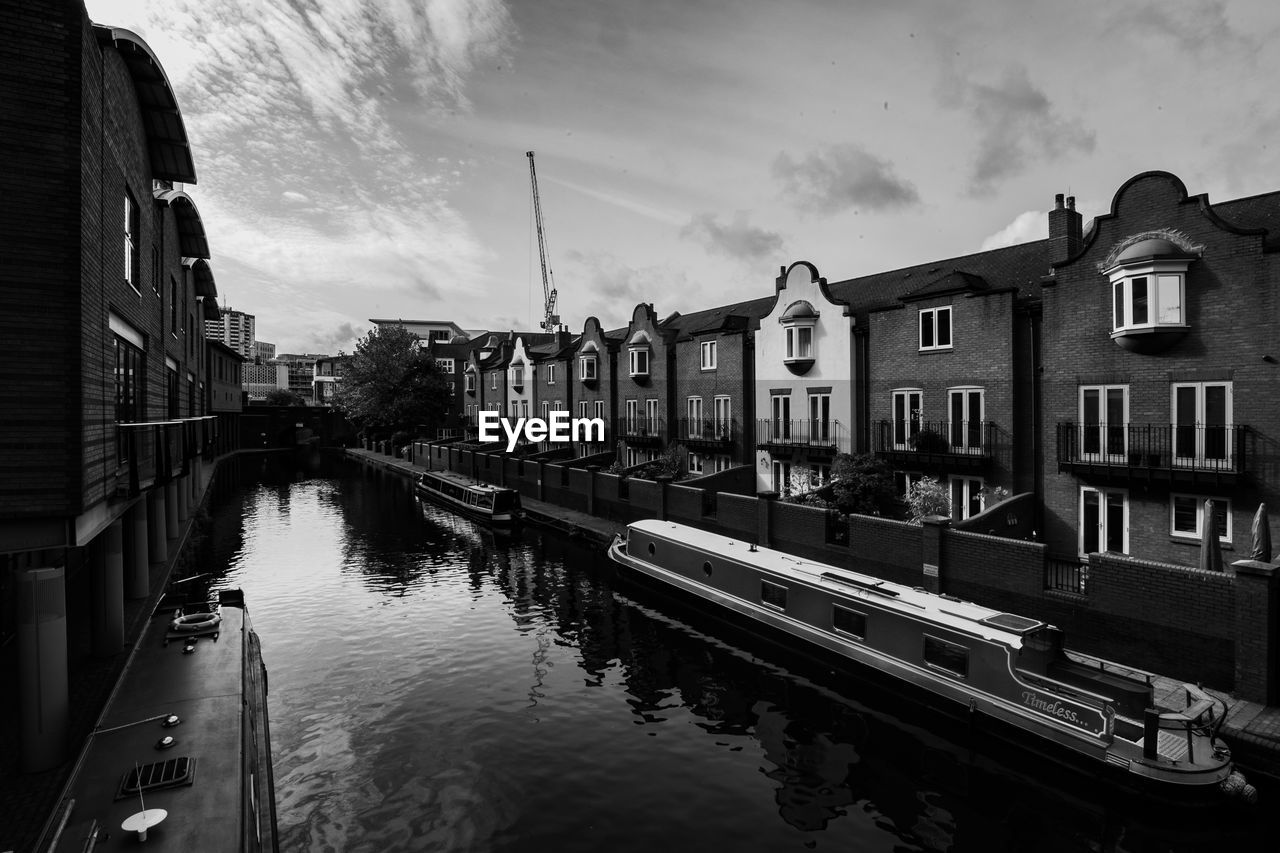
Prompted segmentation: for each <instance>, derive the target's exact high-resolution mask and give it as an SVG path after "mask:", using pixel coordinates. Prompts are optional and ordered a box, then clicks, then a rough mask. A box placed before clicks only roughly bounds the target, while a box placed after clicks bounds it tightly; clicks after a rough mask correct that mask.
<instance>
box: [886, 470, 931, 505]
mask: <svg viewBox="0 0 1280 853" xmlns="http://www.w3.org/2000/svg"><path fill="white" fill-rule="evenodd" d="M923 479H924V474H923V472H920V471H894V472H893V488H894V490H895V491H896V492H897V494H898V496H899V497H901V498H902V499H903V500H906V498H907V493H908V492H910V491H911V487H912V486H914V485H916V484H917V483H919V482H920V481H921V480H923Z"/></svg>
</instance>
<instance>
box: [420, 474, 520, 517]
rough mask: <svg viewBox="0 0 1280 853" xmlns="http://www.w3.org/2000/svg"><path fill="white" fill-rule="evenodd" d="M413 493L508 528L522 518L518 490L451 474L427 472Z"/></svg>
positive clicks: (421, 476)
mask: <svg viewBox="0 0 1280 853" xmlns="http://www.w3.org/2000/svg"><path fill="white" fill-rule="evenodd" d="M414 489H415V490H416V491H417V493H418V494H419V495H421V496H422V497H424V498H427V499H429V500H432V501H434V502H435V503H438V504H440V505H442V506H445V507H448V508H449V509H451V510H454V511H455V512H459V513H462V514H463V515H468V516H471V517H472V518H478V519H480V520H481V521H486V522H488V523H489V524H492V525H494V526H495V527H508V526H510V525H511V524H513V523H514V522H515V521H516V519H517V518H518V517H519V513H520V493H519V492H518V491H516V490H515V489H508V488H503V487H501V486H491V485H489V484H488V483H477V482H475V481H474V480H468V479H467V478H465V477H462V476H460V475H458V474H454V473H453V472H451V471H427V472H425V473H423V474H421V475H419V477H418V479H417V481H416V483H415V484H414Z"/></svg>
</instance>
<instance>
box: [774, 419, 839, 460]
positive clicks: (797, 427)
mask: <svg viewBox="0 0 1280 853" xmlns="http://www.w3.org/2000/svg"><path fill="white" fill-rule="evenodd" d="M756 446H757V447H759V448H760V449H762V450H787V449H798V450H803V451H805V452H806V453H808V454H809V455H811V456H822V455H827V456H834V455H835V454H837V453H848V452H849V432H848V430H846V429H845V427H844V425H843V424H841V423H840V422H839V421H830V420H828V421H820V420H808V419H805V420H790V421H784V420H778V419H773V418H762V419H760V420H757V421H756Z"/></svg>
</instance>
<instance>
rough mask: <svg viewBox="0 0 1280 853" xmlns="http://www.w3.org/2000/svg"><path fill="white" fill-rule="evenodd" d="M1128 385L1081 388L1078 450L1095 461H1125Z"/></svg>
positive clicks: (1084, 456)
mask: <svg viewBox="0 0 1280 853" xmlns="http://www.w3.org/2000/svg"><path fill="white" fill-rule="evenodd" d="M1128 421H1129V387H1128V386H1127V385H1096V386H1082V387H1081V388H1080V429H1081V435H1080V453H1081V454H1082V455H1083V458H1085V459H1090V460H1094V461H1110V462H1124V460H1125V448H1126V447H1127V445H1128V432H1129V431H1128V429H1127V425H1128Z"/></svg>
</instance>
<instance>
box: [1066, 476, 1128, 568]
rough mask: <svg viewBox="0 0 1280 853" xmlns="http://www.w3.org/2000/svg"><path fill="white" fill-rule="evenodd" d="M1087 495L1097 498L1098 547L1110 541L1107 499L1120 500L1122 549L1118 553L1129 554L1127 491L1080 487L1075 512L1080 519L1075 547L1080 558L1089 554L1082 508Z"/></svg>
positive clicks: (1104, 549) (1103, 549)
mask: <svg viewBox="0 0 1280 853" xmlns="http://www.w3.org/2000/svg"><path fill="white" fill-rule="evenodd" d="M1087 495H1097V496H1098V501H1099V509H1100V512H1099V513H1098V525H1097V527H1098V544H1099V545H1100V546H1103V545H1106V544H1107V542H1108V540H1109V539H1110V535H1109V534H1111V533H1112V531H1111V527H1110V520H1109V519H1108V517H1107V516H1108V513H1107V509H1108V506H1107V503H1108V499H1109V498H1111V497H1118V498H1120V500H1121V502H1122V503H1121V508H1122V526H1123V530H1122V531H1121V546H1122V548H1121V550H1120V552H1119V553H1121V554H1128V553H1129V490H1128V489H1111V488H1096V487H1094V486H1081V487H1080V497H1079V500H1078V507H1077V511H1078V513H1079V514H1078V516H1077V517H1078V518H1079V519H1080V524H1079V534H1078V538H1077V545H1078V547H1079V549H1080V556H1081V557H1084V556H1086V555H1087V554H1088V553H1089V552H1088V551H1086V550H1085V516H1084V508H1085V500H1086V496H1087ZM1101 550H1102V551H1106V550H1107V549H1106V548H1102V549H1101Z"/></svg>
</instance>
